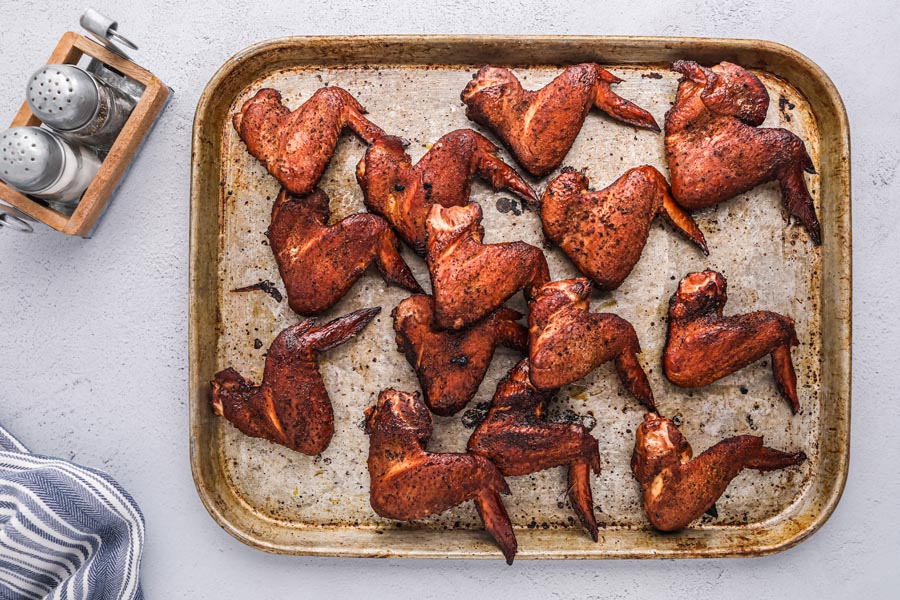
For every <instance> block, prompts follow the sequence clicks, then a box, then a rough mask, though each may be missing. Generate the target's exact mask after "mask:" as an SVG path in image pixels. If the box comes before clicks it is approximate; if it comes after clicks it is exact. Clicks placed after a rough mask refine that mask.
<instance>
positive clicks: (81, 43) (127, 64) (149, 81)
mask: <svg viewBox="0 0 900 600" xmlns="http://www.w3.org/2000/svg"><path fill="white" fill-rule="evenodd" d="M85 55H87V56H90V57H91V58H94V59H96V60H98V61H100V62H102V63H103V64H105V65H107V66H109V67H111V68H113V69H115V70H116V71H119V72H120V73H122V74H123V75H126V76H128V77H130V78H131V79H134V80H135V81H137V82H138V83H140V84H142V85H143V86H144V93H143V94H142V95H141V97H140V100H139V101H138V103H137V105H136V106H135V107H134V110H132V112H131V114H130V115H129V117H128V120H127V121H126V122H125V126H124V127H123V128H122V130H121V131H120V132H119V135H118V136H117V137H116V141H115V143H113V146H112V148H110V150H109V153H108V154H107V155H106V158H104V159H103V164H102V165H101V166H100V170H99V171H97V175H96V176H95V177H94V179H93V181H92V182H91V184H90V185H89V186H88V188H87V190H85V192H84V195H83V196H82V197H81V201H80V202H79V203H78V206H77V207H76V208H75V211H74V212H73V213H72V214H71V216H67V215H65V214H62V213H60V212H57V211H55V210H53V209H52V208H49V207H48V206H46V205H45V204H43V203H41V202H38V201H36V200H32V199H31V198H29V197H28V196H26V195H24V194H22V193H20V192H18V191H17V190H15V189H13V188H11V187H10V186H8V185H6V183H4V182H2V181H0V200H2V201H4V202H6V203H8V204H10V205H12V206H13V207H15V208H17V209H19V210H20V211H22V212H23V213H25V214H27V215H29V216H31V217H32V218H34V219H36V220H38V221H40V222H41V223H44V224H46V225H49V226H50V227H52V228H53V229H56V230H57V231H61V232H62V233H65V234H67V235H74V236H81V237H88V236H89V235H90V233H91V232H92V231H93V229H94V225H95V224H96V223H97V220H98V219H99V218H100V215H102V214H103V211H104V209H105V208H106V205H107V203H108V202H109V200H110V198H112V195H113V193H114V192H115V190H116V188H117V187H118V185H119V183H120V182H121V181H122V178H123V177H124V175H125V172H126V171H127V170H128V167H129V166H130V165H131V162H132V161H133V160H134V157H135V155H136V154H137V151H138V149H139V148H140V146H141V143H143V141H144V138H145V137H147V135H148V134H149V133H150V129H151V128H152V127H153V123H154V122H155V121H156V118H157V116H158V115H159V113H160V112H161V111H162V109H163V107H164V106H165V104H166V101H167V100H168V99H169V95H170V94H171V90H170V89H169V88H168V86H166V85H165V84H164V83H163V82H162V81H160V80H159V79H158V78H157V77H156V76H155V75H153V73H151V72H149V71H147V70H146V69H143V68H141V67H139V66H137V65H136V64H134V63H133V62H131V61H130V60H128V59H126V58H124V57H122V56H120V55H118V54H116V53H114V52H112V51H111V50H108V49H106V48H104V47H103V46H101V45H100V44H97V43H96V42H93V41H91V40H89V39H87V38H86V37H84V36H81V35H79V34H77V33H73V32H68V33H65V34H64V35H63V36H62V38H60V40H59V43H58V44H57V45H56V49H55V50H54V51H53V53H52V54H51V55H50V58H49V59H48V60H47V64H77V63H78V61H79V60H80V59H81V58H82V56H85ZM40 124H41V121H40V119H38V118H37V117H36V116H34V114H33V113H32V112H31V109H30V108H29V107H28V103H27V102H24V103H23V104H22V108H20V109H19V112H18V114H17V115H16V117H15V118H14V119H13V120H12V123H11V124H10V127H20V126H23V125H33V126H38V125H40Z"/></svg>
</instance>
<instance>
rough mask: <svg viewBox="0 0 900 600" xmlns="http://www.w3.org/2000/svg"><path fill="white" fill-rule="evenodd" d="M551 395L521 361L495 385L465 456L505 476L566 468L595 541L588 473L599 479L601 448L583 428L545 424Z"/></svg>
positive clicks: (576, 501)
mask: <svg viewBox="0 0 900 600" xmlns="http://www.w3.org/2000/svg"><path fill="white" fill-rule="evenodd" d="M555 393H556V390H552V391H550V392H541V391H539V390H538V389H536V388H535V387H534V386H533V385H532V384H531V380H530V379H529V376H528V359H527V358H525V359H523V360H522V361H520V362H519V363H518V364H517V365H516V366H515V367H513V369H512V371H510V372H509V373H508V374H507V376H506V377H505V378H504V379H503V380H502V381H500V384H499V385H498V386H497V392H496V393H495V394H494V398H493V400H492V401H491V408H490V410H489V411H488V414H487V416H486V417H485V419H484V421H482V422H481V424H480V425H479V426H478V428H477V429H475V431H474V432H473V433H472V437H470V438H469V452H473V453H475V454H478V455H481V456H484V457H485V458H487V459H488V460H490V461H491V462H492V463H494V464H495V465H497V467H498V468H499V469H500V472H501V473H503V475H504V476H515V475H527V474H529V473H536V472H538V471H543V470H544V469H551V468H553V467H558V466H560V465H568V470H569V483H568V495H569V501H570V502H571V503H572V508H573V509H574V510H575V514H576V515H578V519H579V520H580V521H581V524H582V525H583V526H584V528H585V529H586V530H587V531H588V533H589V534H590V536H591V539H593V540H594V541H595V542H596V541H597V533H598V529H597V519H596V517H595V516H594V499H593V494H592V493H591V471H593V472H594V473H596V474H598V475H599V474H600V447H599V444H598V443H597V440H596V439H595V438H594V437H593V436H592V435H591V434H590V432H589V431H588V429H587V428H585V427H584V426H583V425H580V424H565V423H550V422H548V421H547V420H546V416H545V415H544V409H545V407H546V405H547V403H548V402H549V401H550V400H552V399H553V396H554V395H555Z"/></svg>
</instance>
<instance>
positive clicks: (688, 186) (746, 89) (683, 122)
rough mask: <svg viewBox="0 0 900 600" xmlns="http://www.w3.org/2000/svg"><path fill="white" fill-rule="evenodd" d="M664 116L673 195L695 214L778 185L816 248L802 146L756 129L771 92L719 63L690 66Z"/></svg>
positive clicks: (678, 67) (684, 67)
mask: <svg viewBox="0 0 900 600" xmlns="http://www.w3.org/2000/svg"><path fill="white" fill-rule="evenodd" d="M672 68H673V69H674V70H675V71H677V72H679V73H681V74H682V75H683V77H682V79H681V82H680V83H679V85H678V94H677V97H676V99H675V105H674V106H673V107H672V108H671V109H670V110H669V112H667V113H666V123H665V127H666V157H667V159H668V162H669V173H670V174H671V177H672V196H673V197H674V198H675V201H676V202H678V203H679V204H680V205H681V206H683V207H685V208H687V209H690V210H693V209H697V208H704V207H707V206H713V205H715V204H718V203H720V202H724V201H725V200H728V199H729V198H733V197H735V196H737V195H738V194H742V193H744V192H747V191H749V190H751V189H753V188H754V187H756V186H758V185H760V184H762V183H767V182H769V181H775V180H778V183H779V185H780V186H781V196H782V200H783V202H784V205H785V207H786V208H787V211H788V213H789V214H790V215H791V216H793V217H796V218H797V219H798V220H799V221H800V222H801V223H802V224H803V226H804V227H805V228H806V230H807V231H808V232H809V236H810V238H812V240H813V241H814V242H815V243H816V244H819V243H820V240H821V235H820V230H819V221H818V219H817V218H816V209H815V206H814V204H813V199H812V197H811V196H810V195H809V190H807V188H806V181H805V180H804V177H803V173H804V171H805V172H807V173H815V169H814V168H813V164H812V160H811V159H810V157H809V154H808V153H807V152H806V148H805V147H804V145H803V141H802V140H801V139H800V138H798V137H797V136H796V135H794V134H793V133H791V132H790V131H788V130H786V129H772V128H758V126H759V125H760V124H762V122H763V120H765V118H766V112H767V111H768V108H769V94H768V92H767V91H766V88H765V86H763V84H762V82H761V81H760V80H759V79H758V78H757V77H756V75H754V74H753V73H751V72H749V71H747V70H746V69H744V68H742V67H739V66H738V65H735V64H732V63H728V62H723V63H719V64H718V65H716V66H714V67H712V68H711V69H707V68H705V67H702V66H700V65H698V64H697V63H695V62H691V61H677V62H676V63H675V64H674V65H673V66H672Z"/></svg>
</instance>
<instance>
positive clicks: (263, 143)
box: [232, 87, 384, 196]
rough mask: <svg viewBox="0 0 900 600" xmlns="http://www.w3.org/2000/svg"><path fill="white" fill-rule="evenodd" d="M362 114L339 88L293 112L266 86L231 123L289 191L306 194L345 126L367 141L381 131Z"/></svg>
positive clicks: (320, 92)
mask: <svg viewBox="0 0 900 600" xmlns="http://www.w3.org/2000/svg"><path fill="white" fill-rule="evenodd" d="M365 112H366V111H365V109H364V108H363V107H362V105H361V104H360V103H359V102H357V100H356V98H354V97H353V96H351V95H350V93H349V92H348V91H347V90H344V89H341V88H339V87H326V88H322V89H320V90H318V91H317V92H316V93H314V94H313V95H312V96H310V98H309V100H307V101H306V102H304V103H303V104H302V105H301V106H300V107H299V108H297V109H296V110H294V111H290V110H288V108H287V107H285V106H284V105H283V104H282V103H281V93H280V92H278V91H277V90H273V89H270V88H266V89H262V90H260V91H258V92H257V93H256V95H255V96H253V97H252V98H250V99H249V100H247V101H246V102H245V103H244V105H243V106H242V107H241V111H240V112H239V113H236V114H235V115H234V117H233V118H232V123H233V124H234V128H235V129H236V130H237V132H238V135H240V136H241V139H242V140H244V143H245V144H247V150H249V151H250V154H252V155H253V156H255V157H256V158H258V159H259V160H260V161H262V162H263V164H265V165H266V169H268V170H269V173H271V174H272V176H273V177H275V179H277V180H278V181H280V182H281V185H283V186H284V187H286V188H287V189H288V191H289V192H291V193H292V194H296V195H298V196H304V195H306V194H309V193H310V192H312V191H313V188H315V187H316V184H318V183H319V180H320V179H321V178H322V174H323V173H324V172H325V167H327V166H328V162H329V161H330V160H331V157H332V155H333V154H334V148H335V146H336V145H337V142H338V138H339V137H340V135H341V130H343V129H344V127H349V128H350V129H351V130H353V131H354V132H355V133H356V134H357V135H358V136H359V137H361V138H362V139H363V141H365V142H366V143H367V144H371V143H372V142H373V141H375V139H376V138H379V137H381V136H382V135H384V131H382V130H381V128H379V127H378V126H377V125H375V124H374V123H372V122H370V121H369V120H368V119H366V118H365V117H364V116H363V114H364V113H365Z"/></svg>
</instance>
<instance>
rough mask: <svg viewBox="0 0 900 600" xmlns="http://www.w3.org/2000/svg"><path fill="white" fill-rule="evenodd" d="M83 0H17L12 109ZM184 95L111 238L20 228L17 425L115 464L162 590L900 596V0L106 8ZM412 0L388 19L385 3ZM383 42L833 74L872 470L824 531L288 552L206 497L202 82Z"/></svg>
mask: <svg viewBox="0 0 900 600" xmlns="http://www.w3.org/2000/svg"><path fill="white" fill-rule="evenodd" d="M84 4H85V3H84V1H83V0H79V1H77V2H72V1H65V2H54V3H46V2H38V1H35V0H18V1H13V0H0V24H2V33H0V53H2V57H3V58H2V60H0V82H2V86H0V120H3V122H8V121H9V119H11V118H12V115H13V114H14V113H15V110H16V109H17V107H18V106H19V103H20V102H21V88H22V87H23V86H24V81H25V77H26V76H27V73H29V72H30V71H31V70H32V69H34V68H35V67H36V66H38V65H39V64H41V63H42V61H43V60H44V59H45V57H46V56H47V54H48V53H49V51H50V49H51V48H52V47H53V45H54V44H55V43H56V40H57V39H58V37H59V35H60V34H61V33H62V32H63V31H65V30H67V29H72V28H74V27H75V24H76V21H77V19H78V16H79V14H80V12H81V10H82V9H83V7H84ZM90 4H92V5H93V6H95V7H96V8H98V9H100V10H101V11H103V12H108V13H109V14H111V15H113V16H115V17H117V18H118V19H119V20H120V22H121V29H122V31H123V32H125V33H126V34H127V35H129V36H132V37H133V38H134V39H135V40H136V41H137V42H138V43H139V44H140V45H141V46H142V49H141V51H140V52H139V53H138V54H137V56H138V58H139V60H140V62H141V63H142V64H144V65H146V66H147V67H149V68H150V69H152V70H154V71H156V72H157V73H158V74H159V75H160V76H161V77H162V78H163V79H164V80H165V81H167V82H168V83H170V84H171V85H172V86H173V87H174V89H175V91H176V94H175V97H174V99H173V101H172V103H171V104H170V105H169V107H168V109H167V110H166V112H165V114H164V115H163V117H162V120H161V122H160V123H159V124H158V126H157V128H156V129H155V131H154V132H153V134H152V135H151V137H150V139H149V141H148V142H147V144H146V147H145V148H144V150H143V152H142V153H141V155H140V157H139V158H138V160H137V162H136V163H135V165H134V167H133V170H132V172H131V173H130V175H129V176H128V178H127V180H126V182H125V184H124V185H123V186H122V188H121V190H120V191H119V194H118V197H117V199H116V201H115V203H114V204H113V206H112V208H111V209H110V211H109V212H108V214H107V215H106V218H105V220H104V221H103V223H102V225H101V228H100V230H99V231H98V233H97V235H96V236H95V238H94V239H92V240H87V241H85V240H80V239H69V238H66V237H64V236H62V235H59V234H56V233H54V232H51V231H50V230H48V229H40V230H39V231H38V232H37V234H35V235H32V236H16V235H12V234H9V233H8V232H2V231H0V307H2V308H0V311H2V312H0V315H2V317H0V423H3V424H4V425H5V426H6V427H8V428H9V429H11V430H12V431H13V433H15V434H16V435H18V436H20V437H21V439H22V440H23V441H24V442H25V443H26V444H28V445H29V446H30V447H31V448H33V449H34V450H36V451H40V452H43V453H48V454H56V455H60V456H64V457H68V458H72V459H74V460H76V461H78V462H80V463H83V464H88V465H95V466H98V467H102V468H104V469H106V470H108V471H109V472H110V473H112V474H113V475H114V476H115V477H117V478H118V479H119V481H121V483H122V484H123V485H124V486H125V487H126V488H128V489H129V490H130V491H131V492H132V493H133V494H134V496H135V497H136V498H137V499H138V501H139V502H140V504H141V506H142V508H143V511H144V514H145V515H146V518H147V532H148V533H147V546H146V552H145V555H144V566H143V581H144V584H145V588H146V591H147V595H148V598H198V599H200V598H217V599H218V598H294V597H300V598H307V597H308V598H318V597H338V598H340V597H353V596H364V597H373V598H375V597H383V598H387V597H391V598H401V597H413V596H414V597H417V598H442V597H450V596H453V597H506V596H509V597H512V596H513V595H515V596H516V597H519V598H547V597H564V598H567V597H575V596H583V597H596V598H631V597H651V598H652V597H661V596H663V595H665V596H667V597H671V598H717V599H719V600H724V599H728V598H742V597H747V596H748V595H751V594H752V595H753V596H755V597H760V598H774V597H790V598H847V597H862V598H872V599H874V598H896V597H898V596H897V591H896V590H897V589H898V588H900V569H898V566H900V564H898V557H900V528H898V527H897V526H896V522H894V521H893V520H892V517H893V516H894V514H893V510H896V509H897V508H898V497H900V477H898V475H897V468H896V465H895V462H896V461H897V460H898V459H900V433H898V432H900V428H898V427H897V426H896V425H895V424H894V423H893V422H892V419H893V414H892V412H893V410H894V409H895V406H896V402H897V399H896V395H897V393H898V391H900V361H898V354H897V342H898V340H900V322H898V318H897V315H898V313H900V300H898V296H900V287H898V285H900V284H898V281H900V270H898V264H900V230H898V229H900V226H898V220H900V203H898V201H897V197H898V195H900V179H898V164H897V163H898V160H900V150H898V148H900V146H898V142H897V135H898V133H900V131H898V129H900V128H898V124H900V108H898V104H897V102H896V99H897V98H898V97H900V83H898V81H900V79H898V76H897V74H898V72H900V42H898V39H900V24H898V17H900V14H898V12H897V8H896V5H895V3H894V2H891V1H890V0H884V1H874V0H864V1H859V2H854V3H849V2H848V3H802V2H781V1H768V2H766V1H750V0H747V1H745V2H727V1H725V0H718V1H701V2H696V1H691V0H670V1H669V2H642V1H637V0H631V1H628V2H606V3H602V4H601V3H593V2H568V3H560V5H559V6H557V5H555V4H554V3H550V2H539V1H535V2H526V1H515V2H508V3H505V4H502V5H501V4H500V3H490V2H483V1H482V2H466V1H462V0H456V1H452V2H441V3H437V2H435V3H426V2H393V3H385V6H382V4H381V3H378V2H375V1H373V0H366V1H360V2H353V1H338V0H334V1H332V2H327V3H320V2H272V1H267V0H255V1H253V2H250V1H247V0H232V1H231V2H229V3H227V4H222V5H221V6H212V3H203V2H180V1H178V2H176V1H174V0H144V1H133V2H109V1H97V2H90ZM388 4H389V5H390V7H388V6H387V5H388ZM365 33H373V34H374V33H534V34H538V33H540V34H564V33H568V34H647V35H677V36H688V35H697V36H722V37H746V38H764V39H770V40H776V41H779V42H782V43H785V44H788V45H790V46H792V47H794V48H796V49H798V50H800V51H801V52H803V53H805V54H806V55H808V56H810V57H811V58H812V59H813V60H815V61H816V62H818V63H819V64H820V65H821V66H822V67H823V68H824V69H825V71H826V72H827V73H829V75H830V76H831V77H832V79H833V80H834V82H835V83H836V84H837V86H838V89H840V90H841V93H842V94H843V98H844V101H845V103H846V106H847V109H848V112H849V114H850V123H851V129H852V135H853V173H854V174H853V195H854V200H853V216H854V253H853V254H854V256H853V257H854V267H855V269H854V271H855V273H854V275H855V277H854V341H855V343H854V361H853V367H854V381H853V425H852V428H853V441H852V453H851V456H852V458H851V469H850V479H849V482H848V484H847V488H846V492H845V493H844V497H843V500H842V501H841V503H840V505H839V506H838V508H837V510H836V512H835V514H834V516H833V517H832V519H831V520H830V521H829V522H828V523H827V524H826V525H825V527H824V528H823V529H822V530H821V531H820V532H819V533H817V534H816V535H815V536H813V537H812V538H811V539H809V540H808V541H806V542H805V543H803V544H801V545H800V546H798V547H796V548H794V549H792V550H790V551H787V552H785V553H783V554H778V555H775V556H770V557H766V558H761V559H747V560H700V561H646V562H635V561H620V562H529V561H521V562H520V563H517V564H516V565H515V566H514V567H513V568H507V567H506V566H505V565H504V564H502V562H500V561H488V562H459V561H402V560H389V561H388V560H329V559H310V558H296V557H281V556H269V555H266V554H263V553H261V552H258V551H255V550H252V549H250V548H248V547H245V546H243V545H241V544H240V543H238V542H236V541H235V540H233V539H232V538H231V537H229V536H228V535H227V534H226V533H224V532H223V531H222V530H220V529H219V527H218V526H217V525H216V524H215V523H214V522H213V521H212V519H210V518H209V516H208V515H207V513H206V512H205V510H204V509H203V507H202V506H201V504H200V502H199V500H198V498H197V495H196V493H195V492H194V486H193V483H192V480H191V475H190V470H189V467H188V445H187V405H186V389H187V281H188V210H189V209H188V188H189V172H190V166H189V164H190V132H191V120H192V117H193V114H194V107H195V104H196V102H197V99H198V97H199V95H200V92H201V90H202V89H203V86H204V85H205V84H206V82H207V80H208V79H209V77H210V76H211V75H212V74H213V72H214V71H215V70H216V69H217V68H218V67H219V65H220V64H221V63H223V62H224V61H225V60H226V59H227V58H228V57H229V56H231V55H232V54H233V53H234V52H236V51H238V50H240V49H241V48H243V47H245V46H247V45H249V44H252V43H255V42H257V41H260V40H264V39H267V38H271V37H278V36H285V35H291V34H296V35H303V34H365Z"/></svg>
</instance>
